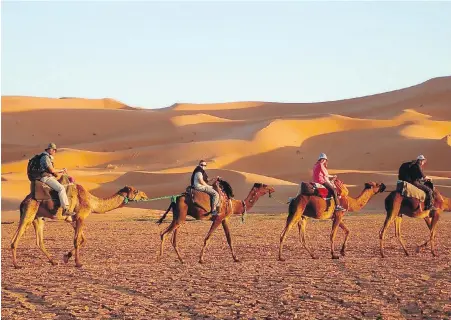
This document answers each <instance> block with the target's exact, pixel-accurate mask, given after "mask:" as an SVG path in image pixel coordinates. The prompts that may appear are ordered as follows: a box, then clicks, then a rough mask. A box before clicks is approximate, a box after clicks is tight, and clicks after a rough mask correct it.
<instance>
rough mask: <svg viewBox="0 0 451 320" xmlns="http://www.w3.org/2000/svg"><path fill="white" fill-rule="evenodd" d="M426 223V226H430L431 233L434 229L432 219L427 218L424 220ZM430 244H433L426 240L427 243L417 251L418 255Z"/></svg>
mask: <svg viewBox="0 0 451 320" xmlns="http://www.w3.org/2000/svg"><path fill="white" fill-rule="evenodd" d="M424 221H425V222H426V225H427V226H428V228H429V231H430V230H431V229H432V219H431V218H430V217H426V218H424ZM429 242H431V240H430V239H428V240H426V242H425V243H423V244H421V245H419V246H418V247H417V250H416V251H417V253H419V252H420V251H421V249H423V248H426V247H427V245H428V244H429Z"/></svg>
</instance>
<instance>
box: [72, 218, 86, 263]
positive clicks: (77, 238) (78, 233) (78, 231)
mask: <svg viewBox="0 0 451 320" xmlns="http://www.w3.org/2000/svg"><path fill="white" fill-rule="evenodd" d="M83 224H84V220H83V219H82V218H80V217H79V218H78V219H77V220H76V222H75V235H74V248H75V266H76V267H77V268H81V267H82V266H83V265H82V264H81V262H80V246H81V239H82V234H83Z"/></svg>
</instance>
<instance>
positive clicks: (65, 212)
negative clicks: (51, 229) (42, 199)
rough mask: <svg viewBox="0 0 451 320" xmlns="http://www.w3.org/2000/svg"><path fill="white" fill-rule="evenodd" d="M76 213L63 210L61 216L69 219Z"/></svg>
mask: <svg viewBox="0 0 451 320" xmlns="http://www.w3.org/2000/svg"><path fill="white" fill-rule="evenodd" d="M75 214H76V213H75V212H72V211H69V209H67V208H66V209H63V216H65V217H71V216H74V215H75Z"/></svg>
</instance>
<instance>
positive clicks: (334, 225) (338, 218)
mask: <svg viewBox="0 0 451 320" xmlns="http://www.w3.org/2000/svg"><path fill="white" fill-rule="evenodd" d="M342 218H343V213H342V212H335V218H334V221H333V223H332V232H331V233H330V253H331V254H332V259H338V258H340V256H339V255H338V254H335V236H336V235H337V230H338V226H339V225H340V223H341V219H342Z"/></svg>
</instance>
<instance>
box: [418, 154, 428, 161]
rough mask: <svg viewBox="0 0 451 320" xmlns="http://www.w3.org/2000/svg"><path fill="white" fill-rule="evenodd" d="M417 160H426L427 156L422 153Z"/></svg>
mask: <svg viewBox="0 0 451 320" xmlns="http://www.w3.org/2000/svg"><path fill="white" fill-rule="evenodd" d="M417 160H426V158H425V157H424V156H423V155H422V154H420V155H419V156H418V157H417Z"/></svg>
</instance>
